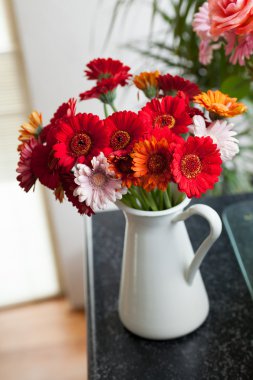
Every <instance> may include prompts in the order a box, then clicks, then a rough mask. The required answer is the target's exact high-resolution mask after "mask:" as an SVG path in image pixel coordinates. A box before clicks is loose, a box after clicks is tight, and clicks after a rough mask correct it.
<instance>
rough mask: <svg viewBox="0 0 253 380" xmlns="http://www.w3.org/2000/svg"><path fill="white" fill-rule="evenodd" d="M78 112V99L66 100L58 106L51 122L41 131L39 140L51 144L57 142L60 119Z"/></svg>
mask: <svg viewBox="0 0 253 380" xmlns="http://www.w3.org/2000/svg"><path fill="white" fill-rule="evenodd" d="M75 114H76V99H74V98H71V99H69V100H68V101H67V102H64V103H62V104H61V105H60V107H58V109H57V110H56V112H55V113H54V115H53V117H52V118H51V120H50V124H48V125H47V126H46V127H44V128H43V129H42V131H41V133H40V136H39V141H40V142H42V143H45V142H46V143H47V144H48V145H50V146H53V145H54V144H56V142H57V141H56V139H55V133H56V132H57V123H58V122H59V120H61V119H63V118H67V117H71V116H74V115H75Z"/></svg>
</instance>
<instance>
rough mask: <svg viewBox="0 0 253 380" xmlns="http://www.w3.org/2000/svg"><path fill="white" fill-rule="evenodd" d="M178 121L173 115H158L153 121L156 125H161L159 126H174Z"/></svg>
mask: <svg viewBox="0 0 253 380" xmlns="http://www.w3.org/2000/svg"><path fill="white" fill-rule="evenodd" d="M175 123H176V120H175V119H174V117H173V116H172V115H159V116H156V117H155V119H154V122H153V126H154V127H159V128H164V127H168V128H173V127H174V125H175Z"/></svg>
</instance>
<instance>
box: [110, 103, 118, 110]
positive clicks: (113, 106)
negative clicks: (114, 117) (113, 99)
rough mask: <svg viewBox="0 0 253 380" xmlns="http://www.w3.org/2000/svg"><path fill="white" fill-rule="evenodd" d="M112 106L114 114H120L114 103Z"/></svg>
mask: <svg viewBox="0 0 253 380" xmlns="http://www.w3.org/2000/svg"><path fill="white" fill-rule="evenodd" d="M110 106H111V107H112V109H113V111H114V112H118V110H117V108H116V107H115V105H114V104H113V103H110Z"/></svg>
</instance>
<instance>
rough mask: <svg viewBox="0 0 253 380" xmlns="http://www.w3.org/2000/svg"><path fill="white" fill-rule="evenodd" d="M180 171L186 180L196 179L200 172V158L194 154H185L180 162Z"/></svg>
mask: <svg viewBox="0 0 253 380" xmlns="http://www.w3.org/2000/svg"><path fill="white" fill-rule="evenodd" d="M181 170H182V173H183V175H184V176H185V177H186V178H188V179H192V178H196V177H197V175H198V174H199V173H201V170H202V164H201V161H200V158H199V157H198V156H197V155H196V154H186V155H185V156H184V157H183V158H182V160H181Z"/></svg>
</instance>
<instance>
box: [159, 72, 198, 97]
mask: <svg viewBox="0 0 253 380" xmlns="http://www.w3.org/2000/svg"><path fill="white" fill-rule="evenodd" d="M158 83H159V88H160V89H161V90H162V91H163V95H164V96H166V95H175V93H176V92H177V91H183V92H184V93H185V94H186V95H187V96H188V97H189V99H192V98H193V97H194V96H195V95H198V94H200V92H201V91H200V89H199V87H198V86H197V85H196V84H195V83H192V82H190V81H189V80H187V79H184V78H182V77H180V76H178V75H175V76H173V75H170V74H166V75H160V76H159V77H158Z"/></svg>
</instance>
